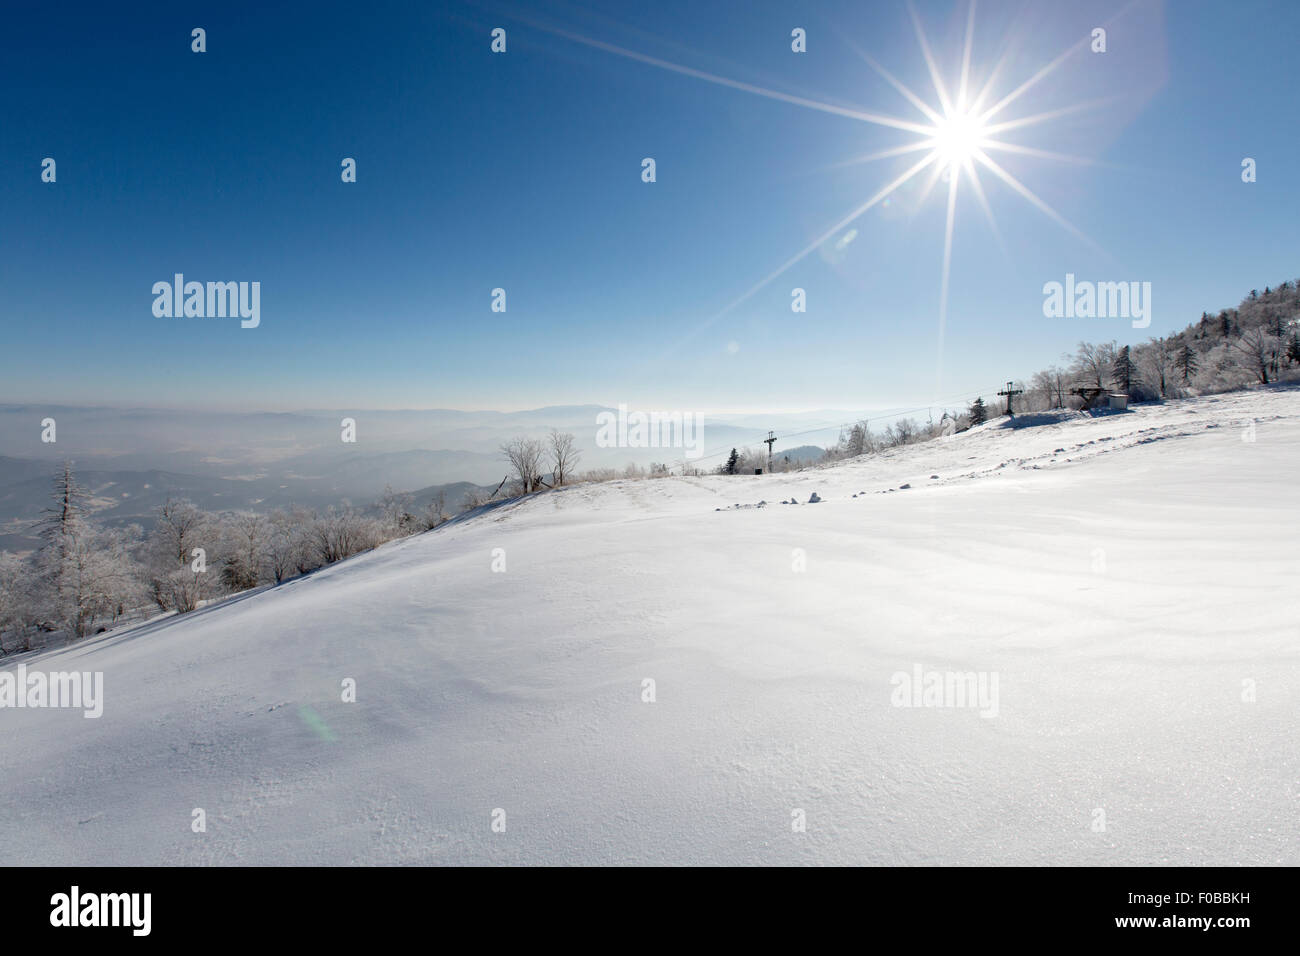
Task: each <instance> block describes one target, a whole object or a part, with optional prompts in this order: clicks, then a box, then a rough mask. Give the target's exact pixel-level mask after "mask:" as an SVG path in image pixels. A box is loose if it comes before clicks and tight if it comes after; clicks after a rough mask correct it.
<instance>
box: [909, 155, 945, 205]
mask: <svg viewBox="0 0 1300 956" xmlns="http://www.w3.org/2000/svg"><path fill="white" fill-rule="evenodd" d="M934 156H935V158H936V159H938V160H940V162H936V163H935V164H934V169H932V170H930V176H929V178H928V179H926V181H925V186H924V188H922V190H921V195H920V198H918V199H917V201H916V204H917V205H918V206H919V205H922V204H923V203H924V202H925V201H926V200H927V199H929V198H930V193H932V192H934V187H935V184H936V183H937V182H939V177H940V176H942V175H943V174H944V171H945V170H947V169H949V167H948V166H947V165H946V164H945V163H943V162H942V159H943V157H942V155H940V153H939V152H938V150H936V151H935V153H934Z"/></svg>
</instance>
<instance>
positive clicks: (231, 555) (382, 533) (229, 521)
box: [0, 464, 448, 654]
mask: <svg viewBox="0 0 1300 956" xmlns="http://www.w3.org/2000/svg"><path fill="white" fill-rule="evenodd" d="M372 510H373V511H377V512H378V514H377V515H376V514H373V513H370V512H362V511H358V510H356V509H354V508H352V507H350V506H346V505H345V506H341V507H331V508H328V509H325V510H324V511H315V510H313V509H310V508H304V507H291V508H288V509H283V508H282V509H276V510H274V511H271V512H270V513H269V514H258V513H255V512H251V511H231V512H223V513H220V514H215V513H212V512H208V511H204V510H202V509H200V508H199V507H197V506H196V505H195V504H193V503H192V502H190V501H188V500H185V499H168V500H167V502H166V503H165V504H164V505H163V506H162V507H161V508H160V509H159V511H158V514H157V520H156V521H155V523H154V526H153V528H152V529H151V530H149V531H148V532H146V531H145V530H144V529H143V528H142V527H141V526H140V525H138V524H132V525H128V526H126V527H118V528H114V527H106V526H104V525H102V524H100V523H99V522H97V521H96V520H95V519H94V515H93V509H92V508H91V507H90V503H89V495H88V494H87V492H86V491H85V489H83V488H82V487H81V485H80V484H79V483H78V482H77V479H76V476H75V475H74V473H73V470H72V466H71V464H65V465H64V466H63V468H62V469H61V470H60V472H59V474H58V475H57V476H56V477H55V479H54V483H53V489H52V492H51V503H50V506H49V507H47V508H46V509H45V512H44V514H43V515H42V517H41V519H40V521H39V522H38V530H39V533H40V542H41V543H40V547H39V548H38V549H37V550H36V551H35V553H34V554H32V555H29V556H27V557H23V556H20V555H15V554H11V553H9V552H0V654H3V653H7V652H9V651H13V650H31V649H32V648H33V644H32V641H33V639H34V638H35V637H37V636H38V635H48V634H53V633H63V634H65V635H67V636H69V637H71V638H80V637H85V636H86V635H88V634H90V633H93V632H96V631H98V630H104V629H106V628H107V627H108V626H110V625H112V624H114V623H115V622H117V621H119V620H121V619H123V618H124V617H128V616H137V617H138V616H144V615H145V614H147V613H158V612H161V611H174V612H176V613H186V612H188V611H193V610H194V609H196V608H197V607H199V606H200V605H201V604H202V603H203V602H205V601H210V600H212V599H214V598H218V597H221V596H224V595H227V594H233V593H236V592H239V591H246V590H248V589H250V588H254V587H258V586H260V585H263V584H278V583H280V582H282V581H285V580H287V579H289V578H293V577H297V576H298V575H301V574H306V573H308V572H310V571H314V570H316V569H317V568H321V567H324V566H325V565H328V564H333V563H334V562H336V561H341V560H343V559H344V558H348V557H351V556H352V555H354V554H358V553H360V552H362V551H365V550H368V549H370V548H373V547H375V546H377V545H379V544H382V543H383V542H385V541H390V540H392V539H394V538H398V537H402V536H405V535H408V534H414V533H416V532H419V531H426V530H428V529H430V528H434V527H437V526H438V525H440V524H442V523H443V522H445V521H447V520H448V515H447V514H446V513H445V500H444V496H443V495H442V494H441V493H439V494H438V495H437V496H436V497H435V498H434V499H433V500H432V501H431V502H429V504H428V505H426V506H425V507H424V508H423V509H414V508H413V507H412V503H411V498H410V496H409V495H402V494H398V493H395V492H393V491H392V489H391V488H389V489H386V490H385V493H384V496H383V497H382V498H381V499H380V500H379V502H377V504H376V506H375V508H374V509H372Z"/></svg>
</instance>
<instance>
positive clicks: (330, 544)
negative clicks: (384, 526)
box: [312, 508, 381, 564]
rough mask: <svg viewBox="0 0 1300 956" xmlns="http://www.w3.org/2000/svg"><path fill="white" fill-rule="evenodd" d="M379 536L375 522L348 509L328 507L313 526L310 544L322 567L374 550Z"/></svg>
mask: <svg viewBox="0 0 1300 956" xmlns="http://www.w3.org/2000/svg"><path fill="white" fill-rule="evenodd" d="M380 537H381V535H380V533H379V529H378V528H377V527H376V526H375V523H374V522H373V521H370V520H368V519H367V518H365V517H363V516H362V515H359V514H357V513H356V512H355V511H353V510H352V509H351V508H330V509H329V510H328V511H327V512H325V513H324V514H323V515H320V516H318V517H317V518H316V520H315V522H313V524H312V541H313V543H314V544H315V547H316V557H317V558H319V559H320V561H321V563H322V564H333V563H334V562H336V561H342V560H343V559H344V558H350V557H352V556H353V555H354V554H360V553H361V552H362V551H365V550H367V549H369V548H373V547H374V546H375V545H376V544H378V543H379V539H380Z"/></svg>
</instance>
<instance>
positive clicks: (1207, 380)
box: [1018, 280, 1300, 411]
mask: <svg viewBox="0 0 1300 956" xmlns="http://www.w3.org/2000/svg"><path fill="white" fill-rule="evenodd" d="M1065 358H1066V363H1067V364H1066V366H1065V368H1061V367H1059V366H1055V365H1053V366H1051V367H1050V368H1047V369H1044V370H1042V371H1039V372H1036V373H1035V374H1034V376H1033V377H1032V378H1031V379H1030V381H1029V384H1028V386H1027V387H1026V386H1025V385H1024V383H1018V387H1023V388H1025V400H1026V402H1025V407H1026V408H1028V409H1029V410H1031V411H1044V410H1048V409H1053V408H1068V407H1071V406H1070V402H1071V400H1072V396H1071V395H1070V387H1071V386H1072V385H1074V384H1081V385H1089V386H1092V387H1095V388H1102V389H1110V390H1113V391H1115V392H1118V393H1123V394H1126V395H1128V396H1129V398H1131V399H1133V400H1134V401H1158V400H1160V399H1163V398H1180V397H1183V396H1187V395H1206V394H1213V393H1216V392H1228V391H1234V390H1236V389H1241V388H1246V387H1248V386H1250V385H1268V384H1270V383H1273V382H1278V381H1283V380H1287V379H1292V378H1297V377H1300V280H1296V281H1290V280H1288V281H1286V282H1283V283H1282V284H1281V285H1279V286H1278V287H1277V288H1276V289H1272V288H1265V289H1264V291H1263V292H1262V293H1261V292H1259V291H1258V290H1255V289H1252V290H1251V292H1250V295H1248V296H1247V297H1246V298H1245V299H1243V300H1242V301H1241V304H1240V305H1239V306H1238V307H1237V308H1235V309H1223V310H1222V311H1220V312H1219V313H1218V314H1217V315H1213V316H1212V315H1210V314H1209V313H1208V312H1202V313H1201V318H1200V320H1199V321H1197V322H1194V323H1192V324H1191V325H1189V326H1187V328H1185V329H1183V330H1182V331H1181V332H1175V333H1173V334H1171V335H1168V336H1164V337H1161V338H1152V339H1149V340H1148V341H1146V342H1144V343H1141V344H1139V345H1132V346H1129V345H1123V346H1121V345H1118V344H1117V343H1115V342H1102V343H1100V344H1093V343H1089V342H1080V343H1079V345H1078V348H1077V349H1076V350H1075V352H1074V354H1073V355H1072V356H1066V357H1065ZM1076 404H1077V400H1076Z"/></svg>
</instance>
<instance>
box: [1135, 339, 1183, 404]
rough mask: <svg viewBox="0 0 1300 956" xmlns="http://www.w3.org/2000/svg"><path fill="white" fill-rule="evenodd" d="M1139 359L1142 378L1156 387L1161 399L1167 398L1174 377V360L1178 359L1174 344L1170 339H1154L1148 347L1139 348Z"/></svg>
mask: <svg viewBox="0 0 1300 956" xmlns="http://www.w3.org/2000/svg"><path fill="white" fill-rule="evenodd" d="M1137 357H1138V361H1137V365H1138V369H1139V371H1140V372H1141V375H1142V378H1144V379H1145V380H1146V381H1148V382H1150V383H1151V384H1152V385H1154V386H1155V387H1156V389H1157V390H1158V391H1159V392H1160V397H1161V398H1164V397H1166V396H1167V395H1168V394H1169V386H1170V384H1171V383H1172V379H1173V375H1174V359H1175V358H1176V357H1177V353H1176V351H1175V349H1174V344H1173V343H1172V342H1171V341H1169V340H1168V339H1159V338H1153V339H1152V340H1151V341H1149V342H1148V343H1147V344H1146V345H1140V346H1138V349H1137Z"/></svg>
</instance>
